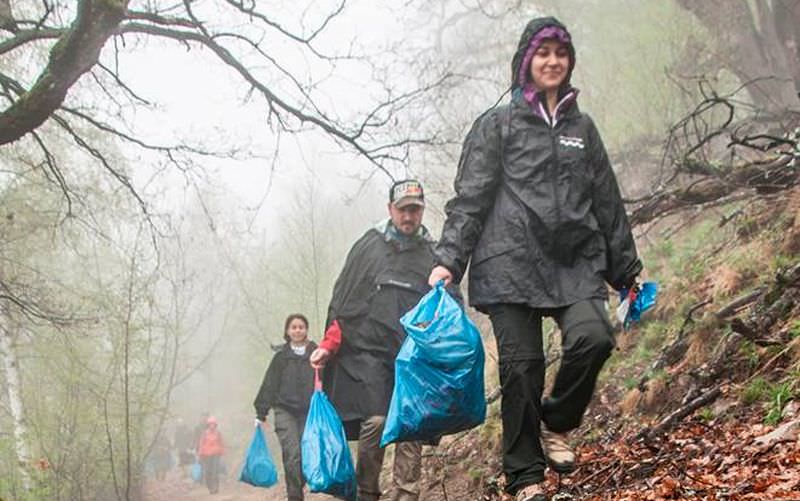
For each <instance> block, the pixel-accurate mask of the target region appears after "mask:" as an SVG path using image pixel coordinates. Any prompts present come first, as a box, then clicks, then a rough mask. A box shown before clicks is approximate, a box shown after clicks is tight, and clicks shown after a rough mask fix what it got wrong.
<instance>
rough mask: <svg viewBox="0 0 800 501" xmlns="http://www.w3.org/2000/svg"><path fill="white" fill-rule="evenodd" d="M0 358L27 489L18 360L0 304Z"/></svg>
mask: <svg viewBox="0 0 800 501" xmlns="http://www.w3.org/2000/svg"><path fill="white" fill-rule="evenodd" d="M0 358H2V360H3V370H4V372H5V376H6V390H7V391H8V401H9V407H10V408H11V417H12V419H13V420H14V445H15V447H14V449H15V452H16V454H17V461H18V464H19V471H20V476H21V478H22V482H23V487H24V488H25V490H28V489H30V487H31V483H30V477H29V476H28V470H27V468H26V466H27V465H28V464H29V462H30V457H31V455H30V449H29V448H28V442H27V439H28V429H27V426H26V424H25V412H24V406H23V403H22V386H21V384H20V377H19V362H18V360H17V355H16V352H15V349H14V340H13V337H12V334H11V332H10V331H9V322H8V316H7V312H6V310H5V308H4V307H2V306H0Z"/></svg>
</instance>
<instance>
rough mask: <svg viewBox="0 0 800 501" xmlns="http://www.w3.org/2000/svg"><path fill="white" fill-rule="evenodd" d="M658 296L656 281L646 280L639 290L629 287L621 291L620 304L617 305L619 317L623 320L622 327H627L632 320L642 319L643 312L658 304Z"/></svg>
mask: <svg viewBox="0 0 800 501" xmlns="http://www.w3.org/2000/svg"><path fill="white" fill-rule="evenodd" d="M634 289H635V288H634ZM657 296H658V284H657V283H655V282H644V283H643V284H642V285H641V286H640V287H639V290H638V291H636V290H628V289H622V290H621V291H619V299H620V304H619V307H617V319H618V320H619V321H620V322H622V327H623V328H624V329H627V328H628V327H629V326H630V324H631V322H638V321H639V320H641V318H642V313H644V312H645V311H647V310H649V309H650V308H652V307H653V306H654V305H655V304H656V297H657Z"/></svg>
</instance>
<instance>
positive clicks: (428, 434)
mask: <svg viewBox="0 0 800 501" xmlns="http://www.w3.org/2000/svg"><path fill="white" fill-rule="evenodd" d="M400 323H401V324H402V325H403V328H405V330H406V333H407V334H408V336H407V337H406V339H405V341H403V345H402V346H401V347H400V352H399V353H398V354H397V358H396V359H395V383H394V392H393V393H392V401H391V403H390V404H389V413H388V415H387V416H386V425H385V427H384V429H383V436H382V437H381V446H382V447H383V446H386V445H388V444H390V443H392V442H405V441H412V440H422V441H435V440H438V439H439V438H440V437H442V436H443V435H448V434H451V433H456V432H459V431H462V430H467V429H469V428H472V427H474V426H477V425H479V424H481V423H483V421H484V419H485V418H486V396H485V393H484V383H483V362H484V353H483V344H482V343H481V336H480V333H479V332H478V329H477V328H476V327H475V324H473V323H472V321H471V320H470V319H469V317H468V316H467V314H466V312H465V311H464V309H463V308H462V307H461V305H460V304H458V302H457V301H456V300H455V299H453V297H452V296H450V294H448V292H447V291H446V290H445V288H444V283H442V282H439V283H438V284H436V287H434V288H433V289H432V290H431V291H430V292H428V293H427V294H426V295H425V296H423V298H422V299H421V300H420V301H419V303H418V304H417V305H416V306H415V307H414V308H413V309H412V310H411V311H409V312H408V313H406V314H405V315H403V318H401V319H400Z"/></svg>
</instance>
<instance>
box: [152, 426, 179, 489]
mask: <svg viewBox="0 0 800 501" xmlns="http://www.w3.org/2000/svg"><path fill="white" fill-rule="evenodd" d="M150 460H151V464H152V466H153V473H154V474H155V477H156V480H164V479H165V478H166V476H167V472H168V471H169V470H170V468H172V465H173V464H174V463H173V460H172V444H170V441H169V438H168V437H167V435H166V433H164V431H163V430H161V431H159V432H158V436H157V437H156V439H155V441H154V442H153V449H152V450H151V451H150Z"/></svg>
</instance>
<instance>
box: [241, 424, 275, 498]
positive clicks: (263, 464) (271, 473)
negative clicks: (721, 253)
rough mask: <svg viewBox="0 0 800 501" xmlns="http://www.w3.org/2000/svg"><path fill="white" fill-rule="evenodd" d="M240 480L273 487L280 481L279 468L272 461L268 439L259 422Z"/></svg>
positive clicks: (257, 485)
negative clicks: (265, 437)
mask: <svg viewBox="0 0 800 501" xmlns="http://www.w3.org/2000/svg"><path fill="white" fill-rule="evenodd" d="M239 480H240V481H241V482H244V483H247V484H250V485H254V486H256V487H272V486H273V485H275V484H276V483H278V470H277V469H276V468H275V463H274V462H273V461H272V456H271V455H270V453H269V447H267V441H266V440H265V439H264V432H263V431H261V426H259V424H258V422H256V432H255V433H254V434H253V440H252V441H251V442H250V448H248V449H247V456H246V457H245V460H244V466H242V473H241V474H240V475H239Z"/></svg>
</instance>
